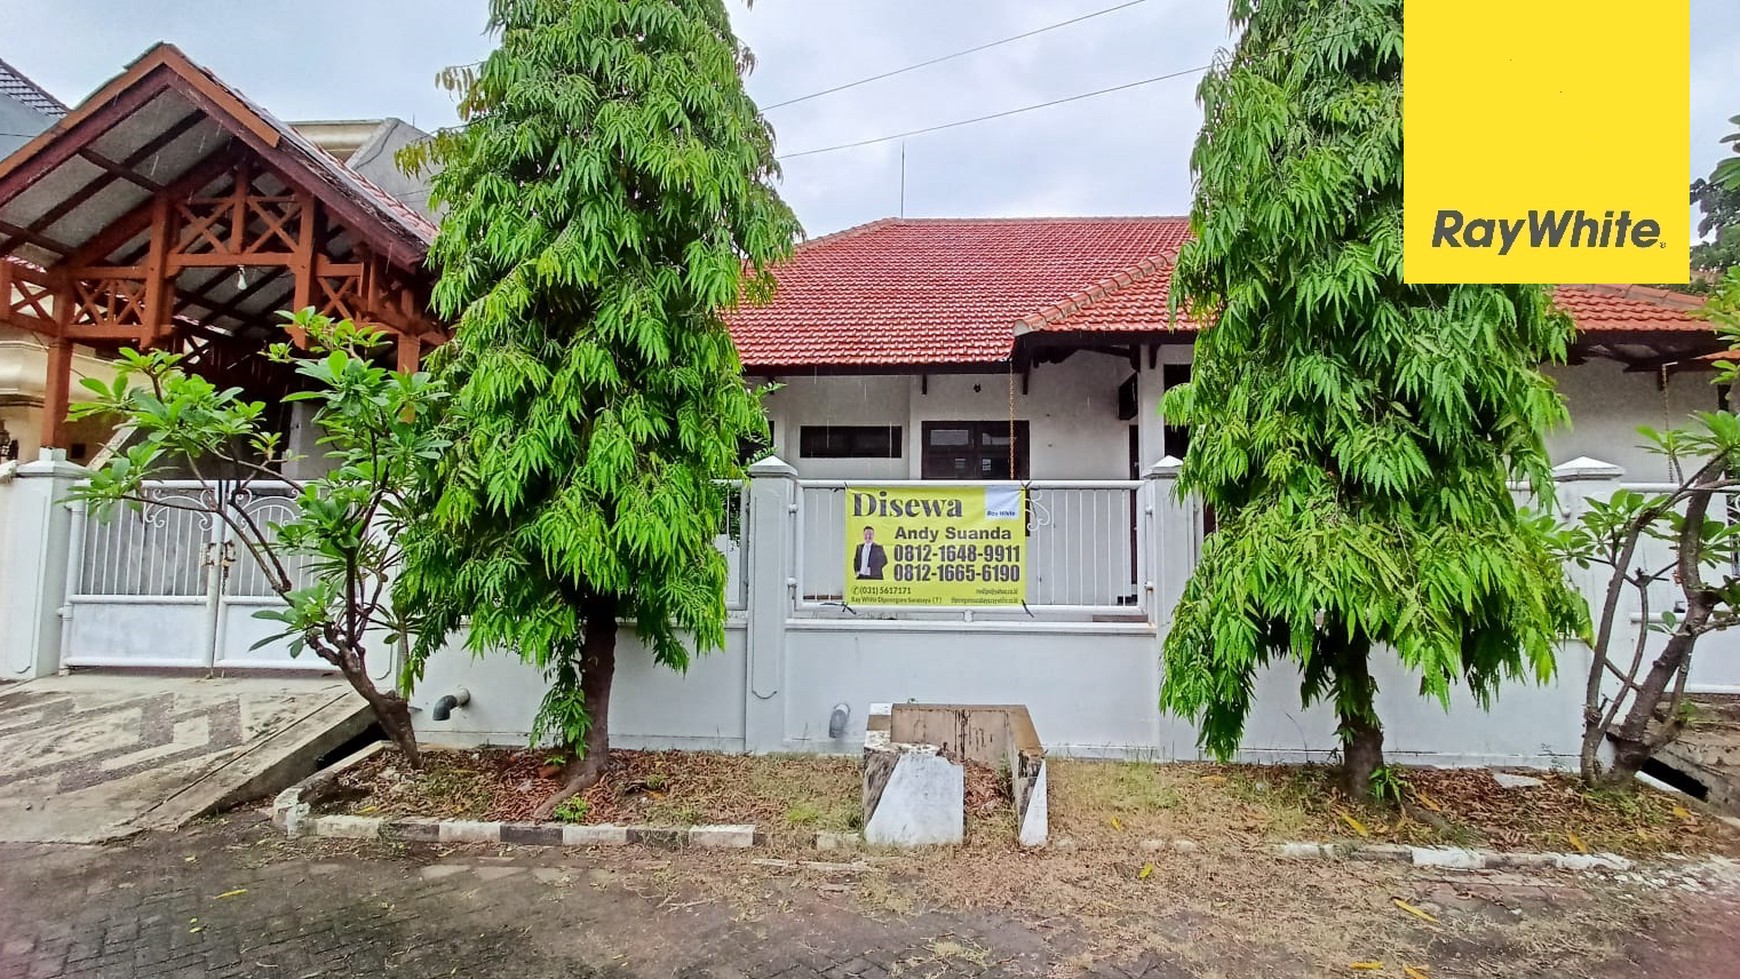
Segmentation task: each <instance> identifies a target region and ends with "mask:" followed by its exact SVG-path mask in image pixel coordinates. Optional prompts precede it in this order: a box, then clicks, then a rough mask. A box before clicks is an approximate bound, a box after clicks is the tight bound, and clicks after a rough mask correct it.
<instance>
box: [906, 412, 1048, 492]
mask: <svg viewBox="0 0 1740 979" xmlns="http://www.w3.org/2000/svg"><path fill="white" fill-rule="evenodd" d="M1010 427H1011V426H1010V423H1009V422H1008V421H1007V420H1003V421H993V420H988V419H962V420H959V421H949V420H939V421H927V422H924V423H922V424H921V426H920V429H919V476H920V478H921V479H928V480H938V481H946V482H970V481H978V482H1011V481H1014V482H1026V481H1028V480H1029V479H1031V478H1032V469H1033V449H1032V446H1033V438H1032V432H1031V427H1030V426H1029V425H1028V423H1027V420H1026V419H1017V420H1016V421H1015V423H1014V426H1013V427H1014V429H1015V472H1013V473H1008V474H1006V475H1003V474H1001V472H1002V471H1001V470H999V471H996V472H992V473H990V474H985V473H984V471H983V465H982V464H981V466H980V467H979V471H978V472H974V473H970V474H968V475H964V476H962V475H956V474H955V472H954V471H953V467H950V468H949V470H948V471H946V472H945V471H943V464H944V460H953V459H956V458H959V457H961V456H967V457H968V459H969V465H970V464H971V462H974V461H977V462H981V463H982V461H983V460H985V459H987V458H996V459H997V461H999V462H1004V465H1005V469H1006V468H1007V462H1006V460H1007V459H1008V458H1009V453H1008V451H1007V447H1006V446H986V445H985V444H984V440H985V437H986V436H991V437H1002V438H1007V437H1008V435H1009V429H1010ZM963 428H964V429H967V430H968V431H969V432H971V433H972V434H971V435H970V436H969V446H968V447H969V449H970V451H940V450H937V449H935V448H933V446H932V445H931V438H932V434H933V433H934V432H936V431H939V430H942V431H947V430H950V429H963ZM990 449H995V450H996V453H997V454H996V455H995V456H993V455H992V453H991V451H988V450H990Z"/></svg>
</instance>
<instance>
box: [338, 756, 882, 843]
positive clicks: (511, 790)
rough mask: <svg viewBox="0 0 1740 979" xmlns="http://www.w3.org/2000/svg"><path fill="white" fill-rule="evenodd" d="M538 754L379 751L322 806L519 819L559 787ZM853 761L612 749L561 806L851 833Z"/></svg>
mask: <svg viewBox="0 0 1740 979" xmlns="http://www.w3.org/2000/svg"><path fill="white" fill-rule="evenodd" d="M548 761H549V754H548V752H543V751H534V750H529V749H523V748H521V749H512V748H480V749H476V750H469V751H426V752H425V753H424V755H423V768H422V770H421V771H412V770H410V769H408V768H406V767H405V765H404V764H403V762H402V761H401V760H400V757H399V755H398V754H397V753H396V752H392V751H387V752H382V753H381V754H380V755H377V756H376V757H375V758H372V759H370V760H369V761H368V762H366V763H364V764H362V765H359V766H357V767H356V768H355V769H353V770H352V771H349V772H346V773H345V774H344V775H343V776H342V777H341V778H340V781H339V790H338V792H336V793H335V796H334V801H333V802H332V803H331V805H332V807H333V811H336V812H343V813H348V814H353V815H374V816H424V817H431V818H438V819H482V820H504V821H520V820H527V819H530V818H531V814H532V810H534V809H536V808H537V807H538V805H539V804H540V803H542V802H543V801H544V800H545V799H547V798H549V797H550V796H551V795H552V794H554V793H555V791H556V789H557V788H559V787H560V781H559V780H558V778H556V777H555V774H554V772H553V771H552V770H551V768H552V766H550V765H548V764H547V762H548ZM861 792H862V774H861V765H860V762H859V761H858V760H857V759H855V758H833V757H820V756H797V755H760V756H751V755H725V754H715V753H711V752H690V751H622V750H618V751H612V752H611V753H610V764H609V767H607V768H606V769H605V772H604V777H603V778H602V779H601V780H600V781H599V782H598V784H597V785H594V786H593V787H592V788H590V789H588V790H586V791H585V792H584V793H582V794H581V797H580V798H581V801H582V802H583V803H584V805H570V806H567V807H565V808H564V809H563V810H562V812H561V813H560V815H561V816H562V817H563V818H564V819H566V821H569V822H581V823H590V824H614V825H631V826H632V825H666V826H671V825H676V826H692V825H700V824H716V823H754V824H755V825H756V826H757V827H759V828H760V829H761V830H762V831H763V832H765V833H770V834H775V835H791V836H796V835H806V834H809V833H813V832H814V831H816V830H851V829H856V828H857V825H858V820H859V807H860V794H861Z"/></svg>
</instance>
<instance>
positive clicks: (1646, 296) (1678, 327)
mask: <svg viewBox="0 0 1740 979" xmlns="http://www.w3.org/2000/svg"><path fill="white" fill-rule="evenodd" d="M1553 298H1554V299H1555V300H1556V301H1557V302H1558V304H1559V308H1560V309H1563V310H1564V311H1565V312H1567V313H1569V314H1571V318H1572V319H1573V320H1576V322H1577V329H1578V330H1579V331H1580V332H1583V333H1658V332H1659V333H1684V332H1692V333H1711V332H1712V331H1713V329H1714V328H1713V327H1711V326H1710V321H1709V320H1706V319H1703V318H1702V317H1699V316H1694V315H1692V312H1693V311H1694V310H1696V309H1699V308H1700V307H1702V306H1703V305H1704V301H1703V300H1702V299H1701V298H1699V297H1697V296H1688V295H1685V294H1684V293H1679V292H1671V291H1669V290H1667V289H1657V288H1655V287H1653V286H1613V285H1575V286H1560V287H1559V288H1558V289H1557V290H1556V291H1555V292H1554V294H1553Z"/></svg>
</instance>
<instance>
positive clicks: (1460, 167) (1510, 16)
mask: <svg viewBox="0 0 1740 979" xmlns="http://www.w3.org/2000/svg"><path fill="white" fill-rule="evenodd" d="M1404 16H1405V18H1406V21H1405V34H1404V37H1405V42H1404V43H1405V49H1404V57H1403V61H1402V92H1403V99H1402V115H1403V121H1402V122H1403V125H1402V148H1403V168H1404V170H1403V172H1404V174H1405V176H1406V179H1405V182H1404V183H1403V185H1402V186H1403V208H1402V211H1403V228H1402V236H1403V260H1404V265H1403V278H1404V279H1405V280H1406V281H1408V282H1411V283H1451V282H1547V283H1559V282H1613V283H1633V282H1685V281H1687V279H1688V277H1689V276H1688V272H1687V270H1688V267H1689V265H1690V250H1691V242H1692V227H1691V217H1690V210H1691V209H1690V207H1689V206H1688V205H1687V186H1688V184H1689V183H1690V178H1689V176H1688V174H1689V173H1690V170H1691V149H1690V143H1691V90H1690V89H1691V83H1690V76H1691V51H1690V31H1691V27H1690V4H1689V2H1688V0H1677V2H1676V0H1650V2H1647V3H1638V2H1637V0H1407V5H1406V8H1405V14H1404Z"/></svg>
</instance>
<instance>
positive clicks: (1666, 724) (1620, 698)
mask: <svg viewBox="0 0 1740 979" xmlns="http://www.w3.org/2000/svg"><path fill="white" fill-rule="evenodd" d="M1704 315H1705V316H1706V317H1708V318H1709V319H1710V320H1711V322H1712V323H1714V325H1715V327H1716V332H1717V333H1718V334H1719V335H1720V336H1721V337H1722V338H1723V339H1725V340H1727V341H1728V344H1729V347H1728V352H1729V355H1730V356H1729V358H1727V359H1722V360H1718V361H1717V362H1716V374H1715V378H1714V383H1716V384H1722V385H1732V384H1733V383H1734V382H1735V380H1736V379H1737V378H1740V360H1736V359H1734V358H1735V357H1740V268H1735V269H1730V270H1729V271H1728V274H1727V276H1726V277H1725V278H1723V279H1722V280H1721V282H1720V283H1719V284H1718V285H1717V288H1716V290H1715V292H1714V293H1713V294H1712V295H1711V296H1710V299H1709V301H1708V302H1707V303H1706V305H1705V307H1704ZM1687 423H1688V424H1686V425H1685V426H1683V427H1679V428H1670V429H1665V430H1662V431H1656V430H1654V429H1649V428H1645V429H1643V430H1642V435H1643V436H1644V438H1645V439H1646V440H1647V444H1648V445H1649V447H1650V448H1651V449H1652V450H1653V451H1655V452H1657V453H1659V454H1661V455H1664V456H1666V457H1667V458H1668V459H1669V460H1670V461H1671V462H1672V463H1673V465H1672V466H1671V467H1670V468H1671V469H1672V471H1674V472H1676V473H1678V474H1680V475H1679V478H1678V479H1677V480H1675V481H1674V483H1673V485H1672V486H1671V487H1670V488H1669V489H1668V490H1667V491H1665V492H1651V493H1641V492H1638V491H1636V490H1632V489H1620V490H1618V491H1617V492H1615V493H1613V494H1612V495H1611V496H1610V497H1609V498H1607V499H1605V500H1591V501H1589V503H1588V505H1587V507H1586V508H1585V509H1584V511H1583V513H1581V514H1580V515H1579V516H1578V519H1577V521H1576V522H1575V523H1573V524H1572V525H1571V526H1570V527H1568V528H1566V531H1565V533H1564V535H1563V537H1562V538H1561V541H1560V545H1561V547H1562V549H1563V552H1564V556H1565V558H1566V559H1567V560H1569V561H1571V562H1573V563H1575V564H1577V565H1578V566H1580V567H1584V568H1588V567H1591V566H1600V567H1603V568H1605V569H1606V573H1607V576H1608V577H1607V584H1606V588H1605V589H1604V591H1603V595H1602V601H1601V607H1600V612H1599V615H1598V616H1597V618H1596V623H1595V630H1594V637H1593V639H1592V640H1591V642H1590V649H1591V651H1592V652H1593V654H1594V658H1593V660H1592V663H1591V666H1590V670H1589V676H1588V679H1587V684H1586V686H1585V688H1584V704H1583V743H1582V749H1581V756H1580V758H1579V767H1580V770H1581V774H1582V777H1583V781H1584V783H1585V784H1587V785H1590V786H1596V785H1606V786H1610V787H1613V788H1619V789H1629V788H1631V787H1632V786H1634V785H1635V784H1636V775H1637V773H1638V772H1639V771H1642V769H1643V766H1644V765H1645V764H1646V763H1647V762H1648V761H1649V760H1650V758H1652V757H1654V755H1655V754H1656V752H1658V751H1660V750H1661V749H1662V748H1663V747H1666V746H1667V745H1668V744H1670V743H1672V742H1673V741H1674V740H1675V739H1676V738H1678V737H1679V736H1680V735H1681V734H1682V733H1683V732H1684V730H1685V726H1686V723H1687V721H1688V719H1689V718H1688V715H1687V713H1686V710H1685V706H1686V705H1685V696H1686V686H1687V682H1688V680H1689V678H1690V676H1691V671H1692V654H1693V652H1694V651H1695V650H1696V648H1697V645H1698V643H1699V642H1700V641H1701V640H1702V639H1703V637H1704V636H1707V635H1709V634H1711V633H1714V632H1720V631H1722V630H1725V629H1730V628H1733V627H1735V626H1736V625H1740V576H1737V575H1736V574H1735V573H1734V561H1735V558H1736V557H1737V556H1740V523H1735V522H1734V521H1733V520H1732V518H1731V516H1730V513H1731V510H1730V507H1729V503H1730V502H1731V501H1732V500H1733V498H1734V495H1735V494H1737V493H1740V416H1737V415H1736V414H1735V413H1734V412H1733V411H1732V410H1722V411H1709V412H1700V413H1698V414H1697V415H1695V416H1693V417H1691V418H1688V419H1687ZM1652 541H1653V542H1657V543H1658V544H1665V545H1666V547H1665V551H1666V554H1665V556H1663V555H1662V554H1661V551H1662V550H1664V548H1659V547H1657V548H1651V547H1649V546H1648V545H1649V544H1650V542H1652ZM1661 585H1671V587H1672V588H1673V590H1674V592H1675V593H1676V595H1677V597H1678V599H1679V600H1678V601H1677V602H1675V603H1674V604H1675V605H1677V606H1679V608H1678V610H1676V609H1674V608H1672V607H1669V608H1660V607H1654V606H1652V605H1651V603H1650V597H1651V594H1652V593H1653V592H1657V591H1659V590H1660V588H1659V586H1661ZM1628 591H1629V593H1630V594H1632V595H1634V596H1635V599H1636V601H1637V606H1636V607H1637V609H1638V611H1639V612H1641V620H1640V624H1639V626H1638V630H1637V633H1636V634H1635V636H1632V637H1630V642H1629V644H1624V643H1622V642H1620V641H1619V640H1621V638H1622V635H1621V632H1622V630H1621V623H1622V622H1625V621H1626V620H1629V618H1630V616H1631V611H1632V606H1631V604H1629V603H1627V602H1626V601H1624V597H1625V595H1626V594H1627V593H1628ZM1652 635H1655V636H1660V637H1661V639H1662V642H1661V648H1660V652H1659V653H1657V654H1656V655H1655V656H1653V657H1650V656H1649V655H1648V653H1649V648H1648V647H1649V638H1650V637H1651V636H1652ZM1604 745H1605V746H1607V747H1608V748H1609V749H1610V757H1609V756H1608V753H1606V752H1603V751H1602V748H1603V746H1604Z"/></svg>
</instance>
